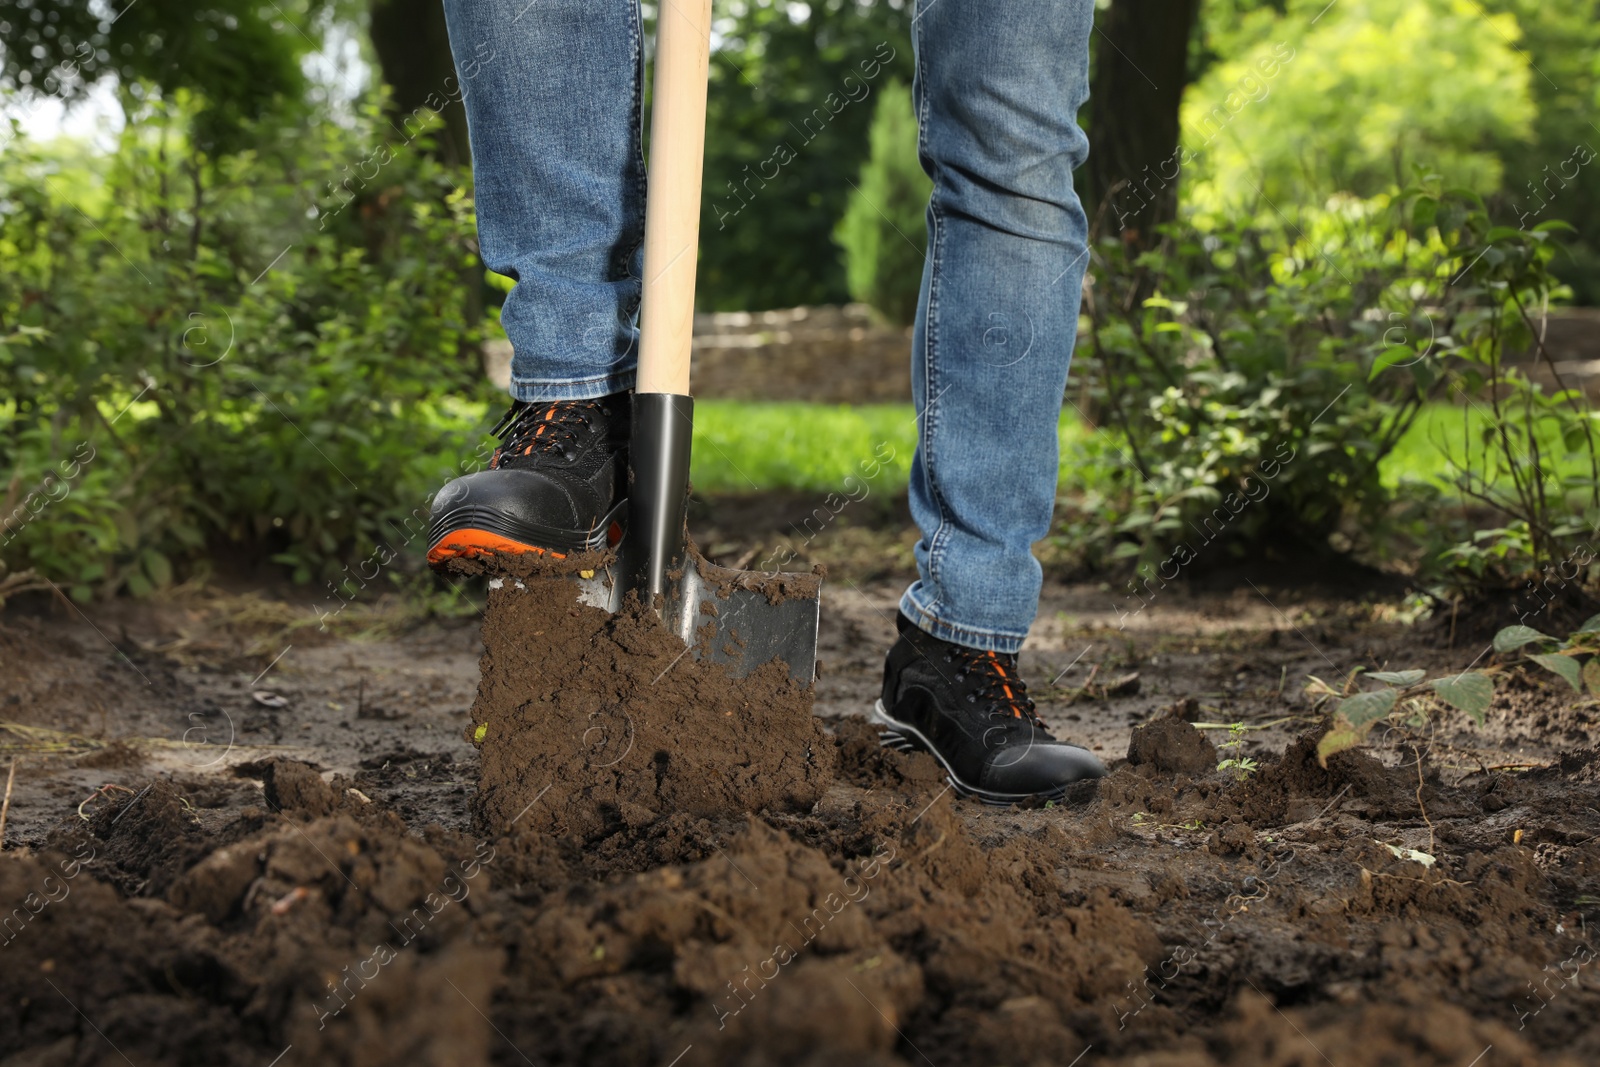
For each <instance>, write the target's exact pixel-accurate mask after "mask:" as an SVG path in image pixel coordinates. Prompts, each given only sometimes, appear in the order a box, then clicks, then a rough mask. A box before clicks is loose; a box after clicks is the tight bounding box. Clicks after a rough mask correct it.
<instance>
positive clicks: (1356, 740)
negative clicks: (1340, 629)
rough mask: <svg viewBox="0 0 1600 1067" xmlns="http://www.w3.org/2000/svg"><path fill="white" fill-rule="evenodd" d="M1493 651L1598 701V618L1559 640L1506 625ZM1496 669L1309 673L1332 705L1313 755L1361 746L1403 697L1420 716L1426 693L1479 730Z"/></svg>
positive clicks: (1312, 685)
mask: <svg viewBox="0 0 1600 1067" xmlns="http://www.w3.org/2000/svg"><path fill="white" fill-rule="evenodd" d="M1494 651H1495V652H1496V653H1497V654H1499V655H1502V656H1506V655H1510V654H1512V653H1519V654H1520V657H1521V658H1520V660H1518V661H1515V662H1513V663H1512V664H1511V665H1512V666H1520V665H1521V664H1524V663H1533V664H1536V665H1538V666H1539V667H1542V668H1544V669H1545V670H1547V671H1549V672H1550V673H1552V674H1555V675H1557V676H1559V677H1560V678H1561V679H1562V680H1563V681H1565V682H1566V683H1567V684H1568V685H1570V686H1571V687H1572V689H1573V691H1574V692H1577V693H1583V692H1586V691H1587V692H1588V694H1589V695H1590V696H1592V697H1597V698H1600V615H1595V616H1593V617H1592V618H1590V619H1589V620H1588V621H1587V622H1585V623H1584V624H1583V625H1582V626H1580V627H1579V628H1578V629H1577V630H1576V631H1574V632H1573V633H1572V634H1570V635H1569V636H1568V637H1567V638H1566V639H1565V640H1563V639H1561V638H1557V637H1551V636H1550V635H1549V634H1545V633H1541V632H1539V631H1538V630H1535V629H1534V628H1533V627H1531V626H1523V625H1520V624H1519V625H1516V626H1507V627H1505V628H1504V629H1502V630H1501V631H1500V632H1499V633H1497V634H1495V637H1494ZM1502 670H1503V667H1501V666H1490V667H1485V668H1482V669H1480V670H1468V671H1462V672H1460V673H1458V674H1446V675H1441V676H1440V677H1437V678H1433V679H1427V672H1426V671H1423V670H1406V671H1369V672H1364V671H1363V670H1362V669H1360V668H1357V669H1356V670H1355V671H1353V672H1351V674H1350V677H1349V678H1348V679H1346V680H1345V683H1344V685H1343V686H1342V687H1340V688H1337V689H1336V688H1334V687H1333V686H1331V685H1329V684H1328V683H1327V682H1325V681H1323V680H1322V679H1320V678H1318V677H1316V676H1315V675H1313V676H1312V677H1311V680H1310V682H1309V684H1308V685H1307V686H1306V692H1307V694H1308V695H1310V696H1313V697H1317V698H1331V699H1333V700H1335V701H1336V702H1337V703H1335V705H1334V709H1333V727H1332V728H1331V729H1330V730H1329V731H1328V732H1327V733H1326V734H1325V735H1324V736H1323V738H1322V740H1321V741H1320V742H1318V744H1317V756H1318V758H1319V759H1321V760H1322V762H1323V763H1324V765H1326V763H1327V758H1328V757H1329V756H1330V755H1332V754H1333V753H1335V752H1339V751H1342V750H1344V749H1347V748H1354V747H1356V746H1357V745H1360V744H1362V743H1364V742H1365V741H1366V739H1367V735H1368V734H1369V733H1370V732H1371V731H1372V728H1373V727H1374V726H1375V725H1377V723H1379V722H1381V721H1384V720H1386V719H1389V718H1391V717H1392V716H1393V715H1394V714H1395V711H1396V709H1397V708H1398V707H1400V706H1401V701H1402V699H1403V698H1404V699H1405V705H1406V706H1408V707H1410V708H1411V709H1412V710H1413V711H1415V712H1417V713H1418V715H1421V714H1422V713H1423V712H1424V711H1425V707H1424V705H1422V703H1421V702H1420V698H1421V697H1423V696H1425V695H1426V694H1428V693H1429V692H1431V693H1432V695H1433V696H1435V697H1437V698H1438V699H1440V700H1442V701H1444V703H1446V704H1448V705H1450V706H1451V707H1453V708H1456V709H1457V710H1460V711H1464V712H1466V713H1467V714H1468V715H1470V716H1472V718H1473V720H1474V721H1475V722H1477V723H1478V724H1479V725H1480V726H1481V725H1482V724H1483V718H1484V712H1486V711H1487V710H1488V708H1489V704H1490V702H1491V701H1493V699H1494V685H1495V682H1494V678H1495V675H1496V674H1498V673H1500V672H1501V671H1502ZM1361 679H1370V680H1372V681H1375V682H1381V683H1382V686H1383V687H1382V688H1381V689H1360V688H1358V683H1359V681H1360V680H1361ZM1226 744H1227V743H1226V742H1225V743H1224V745H1223V746H1219V747H1226ZM1219 768H1220V765H1219Z"/></svg>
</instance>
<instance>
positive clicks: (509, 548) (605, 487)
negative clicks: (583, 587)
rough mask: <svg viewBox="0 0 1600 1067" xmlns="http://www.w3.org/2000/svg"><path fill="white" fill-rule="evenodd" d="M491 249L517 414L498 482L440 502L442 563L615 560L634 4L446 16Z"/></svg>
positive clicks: (624, 442)
mask: <svg viewBox="0 0 1600 1067" xmlns="http://www.w3.org/2000/svg"><path fill="white" fill-rule="evenodd" d="M445 17H446V19H447V20H448V23H449V26H450V47H451V50H452V51H453V52H454V53H455V59H456V73H457V77H458V79H459V83H460V86H461V88H462V90H463V93H464V95H463V102H464V103H465V105H466V109H467V123H468V127H469V129H470V131H471V135H472V157H473V158H472V166H473V174H474V178H475V186H476V190H477V192H476V205H477V211H478V244H479V251H480V254H481V255H482V257H483V261H484V263H485V264H486V265H487V266H488V267H489V269H491V270H493V271H496V272H497V273H500V274H503V275H505V276H506V277H508V278H510V279H512V281H513V282H514V283H515V284H514V285H513V287H512V289H511V293H510V295H509V296H507V298H506V302H505V307H504V308H503V309H502V310H501V315H500V321H501V323H502V324H503V325H504V326H505V330H506V335H507V336H508V337H509V338H510V339H511V346H512V353H513V354H512V358H511V394H512V396H513V397H514V398H515V399H514V402H513V404H512V407H511V410H510V411H509V412H508V413H507V414H506V416H505V418H504V419H502V420H501V421H500V424H499V425H498V426H497V427H496V428H495V431H494V432H495V435H496V436H497V437H499V439H500V447H499V448H498V449H496V450H495V453H494V456H493V458H492V459H490V461H489V464H488V469H486V470H474V471H472V472H471V473H468V474H464V475H463V476H461V477H459V478H456V479H454V480H453V481H451V482H450V483H449V484H447V485H446V486H445V487H444V488H443V489H441V490H440V491H439V492H438V493H437V494H435V496H434V498H433V502H432V506H431V509H430V510H431V517H430V520H429V534H428V545H429V547H428V561H429V562H430V563H431V564H432V565H433V566H435V567H440V568H448V567H449V566H451V564H452V561H454V560H456V559H459V558H461V557H469V558H470V557H477V556H483V555H490V554H499V553H512V554H521V553H533V554H538V555H544V554H546V553H548V554H550V555H553V556H555V557H556V558H567V557H569V556H571V555H573V554H576V553H583V552H588V551H593V550H596V549H600V548H604V547H606V546H608V545H616V544H617V543H618V541H619V540H620V539H621V537H622V530H623V525H624V523H625V521H626V515H627V485H628V453H627V449H628V440H629V430H630V413H629V398H628V397H627V396H626V395H622V394H626V393H627V392H628V391H629V390H631V389H632V388H633V385H634V373H635V365H636V360H637V349H638V346H637V344H636V342H637V339H638V328H637V326H636V325H635V324H636V322H637V315H638V310H639V293H640V277H641V275H642V273H643V271H642V262H641V261H642V259H643V252H642V247H643V240H644V161H643V158H642V156H641V154H640V129H641V124H640V86H641V84H642V82H643V49H642V45H641V41H640V25H639V5H638V2H637V0H445Z"/></svg>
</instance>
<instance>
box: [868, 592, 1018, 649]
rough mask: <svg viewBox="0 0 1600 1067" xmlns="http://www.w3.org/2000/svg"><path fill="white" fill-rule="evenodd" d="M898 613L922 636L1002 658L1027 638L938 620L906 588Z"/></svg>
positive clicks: (947, 620)
mask: <svg viewBox="0 0 1600 1067" xmlns="http://www.w3.org/2000/svg"><path fill="white" fill-rule="evenodd" d="M900 613H901V614H902V615H904V616H905V617H906V618H908V619H910V620H911V621H912V622H914V623H916V625H917V629H919V630H921V631H922V632H924V633H929V634H932V635H933V636H934V637H937V638H938V639H939V640H941V641H949V642H951V643H952V644H957V645H964V646H965V647H967V648H975V649H977V650H978V651H980V652H999V653H1001V654H1002V655H1015V654H1016V653H1017V652H1019V651H1021V650H1022V642H1023V641H1024V640H1025V639H1026V638H1027V636H1028V635H1027V633H1026V631H1024V632H1023V633H1021V634H1008V633H1001V632H999V631H996V630H982V629H977V628H975V627H971V626H963V625H961V624H960V623H958V622H951V621H950V620H949V619H944V618H940V617H939V616H938V615H937V614H935V613H934V612H932V611H930V610H929V609H927V608H925V607H923V606H922V605H921V604H919V603H917V600H916V597H915V596H913V595H912V591H911V590H910V589H907V590H906V591H905V595H903V596H902V597H901V598H900Z"/></svg>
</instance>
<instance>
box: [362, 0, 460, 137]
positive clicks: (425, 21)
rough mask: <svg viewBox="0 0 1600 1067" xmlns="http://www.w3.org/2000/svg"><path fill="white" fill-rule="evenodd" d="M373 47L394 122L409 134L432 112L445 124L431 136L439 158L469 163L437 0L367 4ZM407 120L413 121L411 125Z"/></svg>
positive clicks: (456, 86)
mask: <svg viewBox="0 0 1600 1067" xmlns="http://www.w3.org/2000/svg"><path fill="white" fill-rule="evenodd" d="M372 46H373V48H374V50H376V51H377V53H378V65H379V67H380V68H381V69H382V74H383V80H384V82H385V84H387V85H388V86H389V88H390V89H391V90H392V91H393V94H394V95H393V97H392V104H391V107H392V110H393V118H394V121H395V122H396V123H398V124H400V125H401V126H402V128H404V129H406V132H407V133H410V132H413V131H414V130H415V129H416V128H417V122H418V121H419V120H421V119H422V118H424V117H426V116H427V114H428V112H430V111H437V112H438V113H439V115H440V117H441V118H443V119H444V128H443V129H442V130H440V131H439V133H438V134H437V135H436V136H437V141H438V148H437V152H438V156H439V158H440V159H441V160H443V161H444V162H446V163H454V164H465V163H470V162H472V149H471V147H470V146H469V145H468V143H467V111H466V108H464V107H463V106H462V105H461V90H460V86H459V84H458V83H457V81H456V66H455V61H454V60H453V59H452V58H451V56H450V37H449V33H448V31H447V30H446V28H445V21H444V5H443V4H442V3H441V2H440V0H372ZM412 115H416V116H417V118H416V119H410V116H412ZM408 119H410V124H409V128H407V126H406V124H407V121H408Z"/></svg>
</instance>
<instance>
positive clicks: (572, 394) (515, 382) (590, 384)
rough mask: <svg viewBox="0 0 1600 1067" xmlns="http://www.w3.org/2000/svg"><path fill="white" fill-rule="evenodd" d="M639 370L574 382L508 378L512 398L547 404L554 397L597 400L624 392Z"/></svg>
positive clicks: (616, 372) (630, 385) (630, 386)
mask: <svg viewBox="0 0 1600 1067" xmlns="http://www.w3.org/2000/svg"><path fill="white" fill-rule="evenodd" d="M637 377H638V372H637V371H636V370H635V369H634V368H632V367H629V368H628V369H627V370H623V371H615V372H613V373H610V374H606V375H604V376H602V377H599V378H580V379H578V380H577V381H553V380H548V379H538V378H518V377H517V376H516V375H514V374H513V375H512V377H511V398H512V399H513V400H522V401H526V402H528V403H534V404H539V403H546V402H550V401H555V400H598V399H599V398H600V397H603V396H610V395H611V394H612V393H625V392H627V391H628V390H630V389H632V388H633V384H634V380H635V379H636V378H637Z"/></svg>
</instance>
